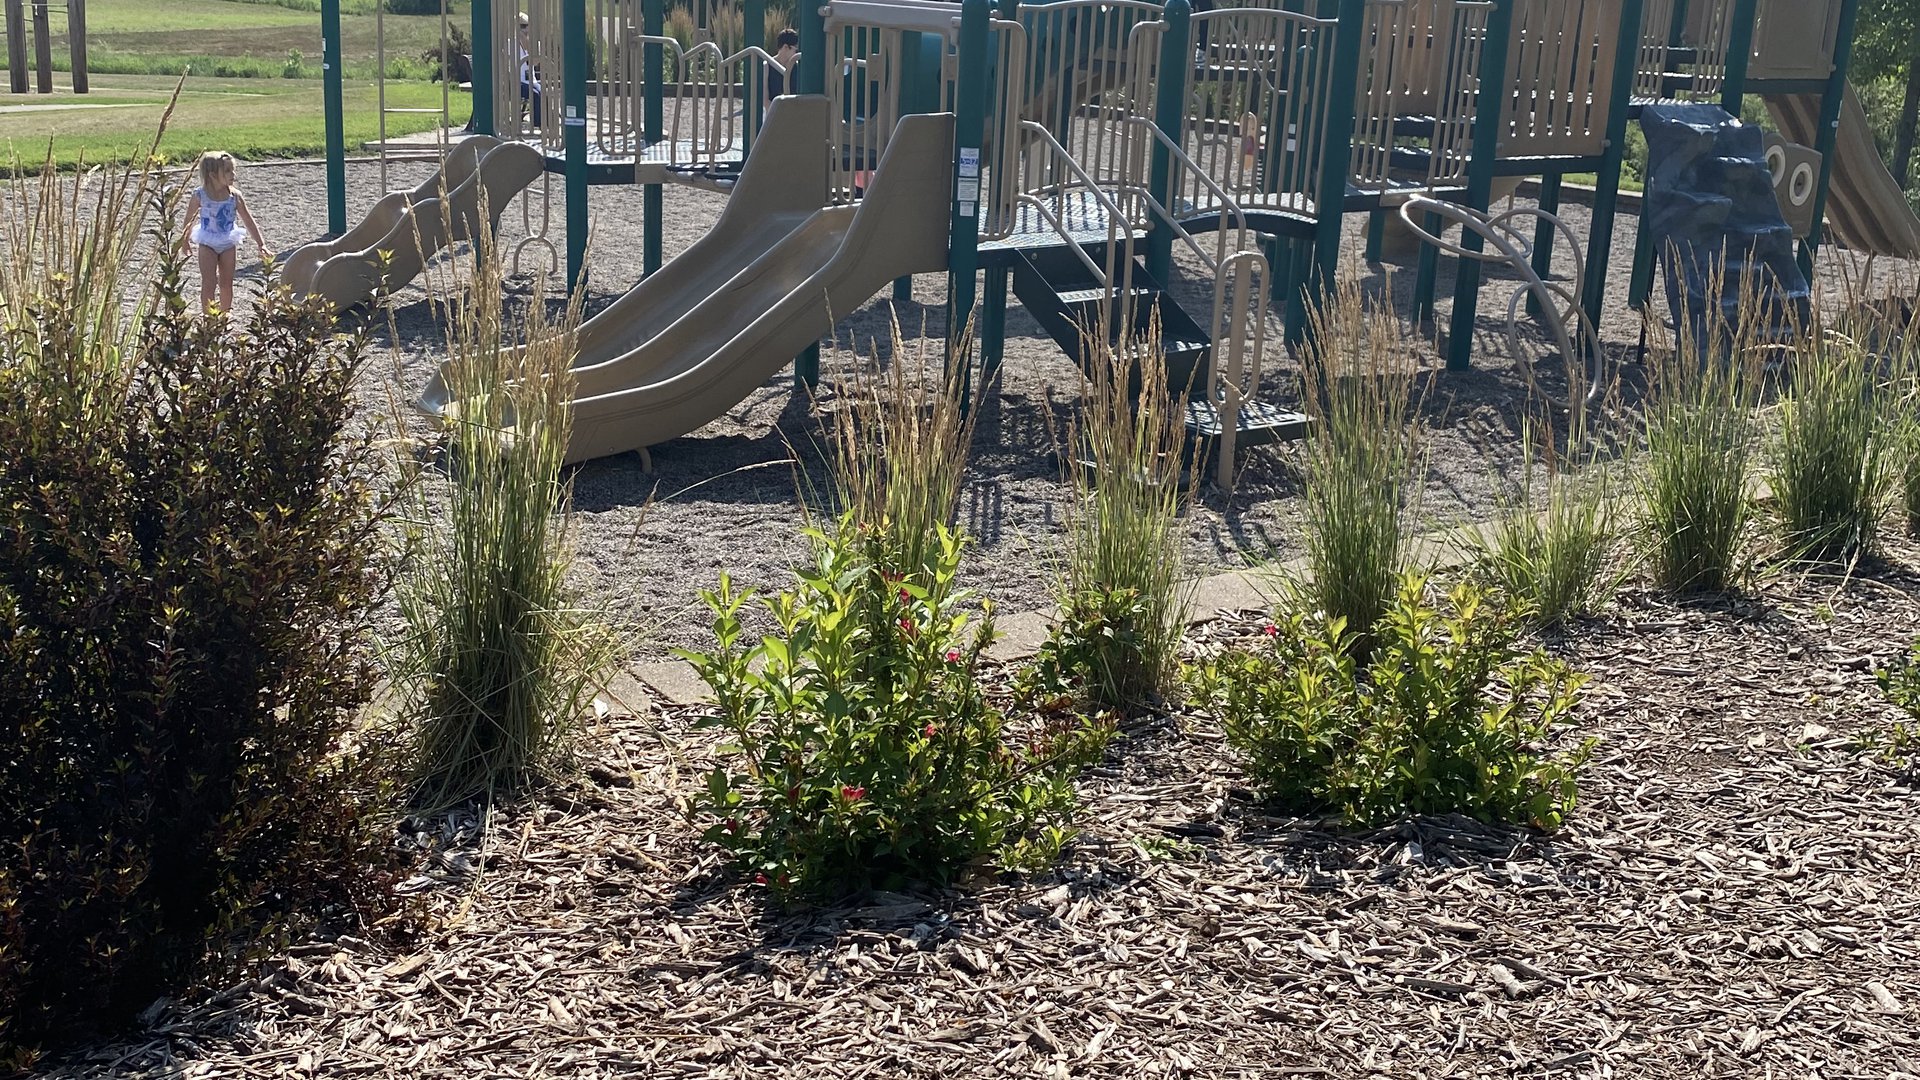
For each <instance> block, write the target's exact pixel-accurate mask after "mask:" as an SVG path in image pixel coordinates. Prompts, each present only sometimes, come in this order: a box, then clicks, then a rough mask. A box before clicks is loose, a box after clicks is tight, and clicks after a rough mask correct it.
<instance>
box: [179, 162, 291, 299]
mask: <svg viewBox="0 0 1920 1080" xmlns="http://www.w3.org/2000/svg"><path fill="white" fill-rule="evenodd" d="M242 226H245V228H246V230H247V233H248V234H249V235H251V236H252V237H253V243H254V246H255V247H257V248H259V249H260V259H261V261H263V262H264V261H266V260H268V259H271V258H272V257H273V252H271V251H268V250H267V242H266V240H265V239H264V238H262V237H261V235H260V226H258V225H256V224H254V221H253V214H252V213H251V212H250V211H248V209H247V200H246V199H244V198H242V197H241V195H240V188H239V186H238V185H236V184H235V183H234V164H233V155H232V154H229V153H227V152H226V151H224V150H209V151H207V152H206V153H204V154H201V155H200V186H199V187H198V188H195V189H194V190H193V191H192V192H190V193H189V194H188V195H187V227H186V229H185V231H183V232H182V233H181V235H180V250H181V251H185V250H187V247H188V245H193V246H194V247H196V248H198V249H199V254H200V307H201V309H202V310H204V311H205V312H206V313H207V314H209V315H215V314H222V313H225V312H229V311H232V310H233V271H234V266H235V265H236V264H237V263H238V262H239V259H240V229H241V227H242Z"/></svg>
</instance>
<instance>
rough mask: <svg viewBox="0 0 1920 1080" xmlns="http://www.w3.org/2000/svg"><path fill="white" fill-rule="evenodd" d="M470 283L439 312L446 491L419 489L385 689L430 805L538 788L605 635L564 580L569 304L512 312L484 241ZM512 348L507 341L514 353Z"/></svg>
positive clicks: (575, 307) (595, 668)
mask: <svg viewBox="0 0 1920 1080" xmlns="http://www.w3.org/2000/svg"><path fill="white" fill-rule="evenodd" d="M480 247H481V251H480V257H479V260H478V263H477V265H476V267H475V269H474V271H473V274H472V280H471V283H470V285H468V286H467V287H465V288H460V289H456V290H453V291H452V292H451V294H450V295H451V298H450V299H449V300H448V302H447V304H446V306H445V308H444V313H445V323H446V332H447V343H448V352H449V360H448V362H447V364H446V365H445V367H444V369H443V376H444V378H445V379H446V383H447V390H448V400H449V401H450V402H452V404H451V405H450V406H449V407H448V413H447V416H446V417H445V423H446V447H445V449H446V461H447V466H448V470H449V476H448V483H447V485H446V487H445V491H444V495H442V494H440V493H439V489H438V486H437V485H428V484H418V485H415V488H414V490H415V492H416V493H417V494H416V498H415V502H414V508H413V514H412V529H411V533H412V535H411V537H410V539H411V542H412V548H413V550H412V557H411V559H410V560H409V564H408V568H407V572H406V574H405V576H404V578H403V581H402V588H401V591H400V600H401V605H400V606H401V610H402V612H403V613H404V615H405V617H406V623H407V629H408V633H407V634H406V636H405V637H404V638H403V639H402V640H401V643H400V645H399V647H398V648H397V649H396V650H395V656H396V661H397V663H396V671H395V682H396V685H397V686H398V687H399V688H400V690H401V691H402V694H403V701H404V704H403V709H404V712H403V716H404V718H405V721H406V726H407V728H408V730H410V731H411V732H412V733H413V735H414V739H415V750H416V760H415V767H416V769H417V774H418V783H419V790H418V796H417V797H418V799H419V800H420V801H421V802H422V803H423V804H425V805H446V804H448V803H452V802H457V801H460V800H464V799H468V798H473V797H476V796H486V795H488V794H491V793H493V792H495V791H497V790H501V789H506V788H512V787H514V786H516V785H520V784H523V783H525V782H527V781H528V780H530V779H532V778H533V777H535V776H536V775H537V774H538V773H539V771H540V770H541V769H542V768H543V767H544V766H546V765H548V764H549V763H550V762H551V761H552V760H553V758H554V756H555V754H556V752H557V751H558V750H559V749H561V747H562V745H563V740H564V737H565V736H566V734H567V732H568V730H569V727H570V725H571V724H572V723H573V722H574V721H575V720H577V719H578V718H579V717H580V716H582V715H583V714H584V713H585V711H586V710H587V709H588V708H590V707H591V701H592V696H593V693H594V689H595V687H596V686H597V685H598V678H599V676H600V674H601V673H602V672H603V670H604V669H605V667H606V666H607V664H608V663H609V662H610V661H611V659H612V656H613V652H614V650H615V639H614V637H613V635H612V633H611V632H610V631H609V630H608V628H607V627H606V626H605V624H604V623H602V622H601V621H600V619H599V618H598V617H597V615H596V614H595V613H594V612H592V611H589V610H587V609H586V608H584V607H582V606H581V604H580V603H579V601H578V600H577V598H576V597H575V594H574V592H573V590H572V589H571V588H570V587H569V585H568V582H567V571H568V567H569V566H570V564H571V559H572V546H571V537H570V533H569V528H568V513H569V503H570V499H571V489H570V486H569V484H568V483H567V482H566V481H565V480H564V479H563V477H562V464H563V463H564V461H565V458H566V452H567V442H568V438H569V435H570V432H571V427H572V396H573V395H572V387H573V378H572V373H571V370H570V368H571V365H572V362H573V358H574V356H575V352H576V350H575V341H576V333H577V330H578V327H579V323H580V306H579V299H578V296H579V294H578V293H576V296H575V299H574V300H573V302H572V303H570V304H569V305H568V306H567V307H566V308H565V309H564V311H563V312H562V313H560V314H559V315H557V316H555V315H551V314H549V313H548V311H547V310H546V308H545V307H544V306H543V305H542V304H541V302H540V300H539V298H540V297H542V296H544V295H545V291H546V290H545V284H546V283H545V281H544V279H543V280H541V281H539V282H537V283H536V286H535V289H534V294H533V295H534V297H535V299H534V301H533V302H532V303H531V304H530V305H529V307H528V309H527V312H526V314H525V315H524V316H520V317H518V318H514V317H510V316H509V314H508V313H507V311H506V307H505V302H504V300H503V297H502V278H503V276H504V272H503V268H502V263H501V259H500V257H499V253H498V252H497V251H495V250H494V249H493V247H492V244H491V243H490V242H489V241H488V240H487V239H486V238H485V237H483V238H482V241H481V244H480ZM516 340H517V341H518V342H519V344H518V345H515V344H513V342H515V341H516Z"/></svg>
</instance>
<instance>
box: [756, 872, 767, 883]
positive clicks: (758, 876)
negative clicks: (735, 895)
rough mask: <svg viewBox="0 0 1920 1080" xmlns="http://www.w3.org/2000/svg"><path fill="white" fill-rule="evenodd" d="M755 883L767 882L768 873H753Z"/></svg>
mask: <svg viewBox="0 0 1920 1080" xmlns="http://www.w3.org/2000/svg"><path fill="white" fill-rule="evenodd" d="M753 883H754V884H755V885H765V884H766V883H767V875H765V874H755V875H753Z"/></svg>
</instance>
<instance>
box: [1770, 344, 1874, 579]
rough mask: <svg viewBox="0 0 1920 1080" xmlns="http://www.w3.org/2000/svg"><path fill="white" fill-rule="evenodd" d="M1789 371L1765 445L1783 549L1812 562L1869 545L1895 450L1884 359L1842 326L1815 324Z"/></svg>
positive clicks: (1860, 552)
mask: <svg viewBox="0 0 1920 1080" xmlns="http://www.w3.org/2000/svg"><path fill="white" fill-rule="evenodd" d="M1786 379H1787V387H1786V393H1785V396H1784V399H1783V400H1782V401H1781V402H1780V405H1779V408H1778V410H1777V412H1778V414H1779V415H1778V422H1777V423H1776V424H1775V426H1774V428H1773V430H1772V433H1771V435H1770V437H1769V439H1768V446H1767V448H1768V455H1767V459H1768V464H1769V466H1770V468H1769V473H1768V481H1769V483H1770V485H1771V487H1772V489H1773V499H1774V506H1775V508H1776V510H1777V512H1778V514H1779V517H1780V527H1781V532H1782V539H1783V541H1784V543H1785V548H1786V554H1787V556H1788V557H1789V558H1793V559H1804V560H1810V561H1815V562H1836V561H1844V560H1847V559H1850V558H1856V557H1859V556H1865V555H1871V554H1873V553H1874V552H1875V551H1877V550H1878V546H1879V537H1880V520H1881V518H1882V517H1884V516H1885V514H1886V511H1887V501H1888V498H1889V496H1890V495H1891V494H1892V490H1893V480H1894V467H1895V465H1896V461H1895V455H1896V453H1897V448H1896V446H1895V445H1894V444H1895V440H1896V438H1897V433H1896V432H1895V430H1894V429H1893V427H1892V425H1891V423H1890V418H1889V416H1888V415H1887V408H1888V404H1889V393H1890V391H1891V388H1890V387H1888V386H1887V385H1886V380H1885V377H1884V375H1883V368H1882V363H1881V360H1880V358H1879V357H1877V356H1874V355H1873V354H1872V353H1870V352H1868V351H1867V350H1866V349H1865V348H1863V347H1862V346H1861V345H1859V344H1857V343H1855V342H1854V341H1853V340H1852V339H1850V338H1846V337H1843V336H1841V335H1840V334H1837V333H1830V334H1815V335H1813V336H1811V337H1810V338H1809V339H1808V340H1807V341H1805V342H1803V343H1802V344H1801V345H1800V347H1799V348H1798V349H1797V350H1796V353H1795V355H1794V358H1793V361H1792V364H1791V368H1790V370H1789V371H1787V373H1786Z"/></svg>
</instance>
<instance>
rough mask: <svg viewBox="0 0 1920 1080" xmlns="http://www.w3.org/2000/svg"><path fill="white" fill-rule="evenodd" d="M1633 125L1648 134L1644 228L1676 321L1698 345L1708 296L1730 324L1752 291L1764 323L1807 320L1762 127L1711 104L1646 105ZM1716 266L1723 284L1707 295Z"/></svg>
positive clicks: (1779, 327)
mask: <svg viewBox="0 0 1920 1080" xmlns="http://www.w3.org/2000/svg"><path fill="white" fill-rule="evenodd" d="M1640 126H1641V129H1642V130H1643V131H1645V132H1646V136H1647V192H1646V199H1647V212H1646V222H1647V228H1648V229H1649V230H1650V231H1651V232H1652V234H1653V239H1654V241H1655V242H1656V243H1657V244H1658V245H1659V248H1658V251H1659V252H1660V261H1661V265H1662V268H1663V270H1664V271H1665V277H1666V283H1667V303H1668V305H1669V306H1670V307H1671V309H1672V311H1673V317H1674V321H1675V323H1676V325H1677V324H1678V323H1679V321H1680V319H1681V315H1682V312H1685V313H1687V314H1688V316H1689V318H1688V322H1689V323H1690V324H1691V325H1690V326H1688V327H1687V328H1686V331H1687V332H1690V333H1692V334H1693V335H1694V336H1695V340H1696V341H1700V342H1703V343H1704V342H1705V341H1706V340H1708V331H1709V328H1710V327H1709V323H1708V320H1709V319H1710V318H1711V317H1712V316H1711V314H1710V312H1711V311H1712V309H1713V307H1714V303H1713V302H1712V300H1717V301H1718V304H1719V307H1720V317H1721V318H1723V319H1725V320H1727V322H1728V323H1729V324H1731V323H1732V322H1733V320H1734V318H1735V316H1736V315H1737V314H1738V310H1739V304H1740V298H1741V296H1742V295H1743V291H1744V290H1752V291H1753V292H1754V294H1755V296H1756V297H1757V298H1758V299H1759V300H1760V302H1761V303H1762V304H1763V305H1764V308H1763V310H1764V313H1765V317H1766V319H1767V324H1768V326H1769V327H1770V329H1771V330H1772V331H1773V332H1774V334H1775V335H1776V336H1780V335H1784V333H1785V332H1786V331H1787V330H1788V329H1789V328H1790V327H1791V326H1792V325H1793V323H1794V322H1795V321H1796V320H1801V319H1803V318H1804V316H1805V314H1806V308H1807V304H1808V301H1809V299H1810V294H1809V290H1808V288H1807V279H1806V277H1805V275H1803V274H1801V273H1800V267H1799V266H1798V264H1796V263H1795V261H1794V239H1793V230H1792V229H1791V228H1790V227H1789V226H1788V225H1787V223H1786V219H1785V218H1783V217H1782V216H1781V214H1780V204H1779V202H1778V201H1777V200H1776V199H1775V196H1774V192H1773V176H1772V174H1771V173H1770V172H1769V171H1768V169H1767V157H1766V146H1765V143H1764V139H1763V135H1762V133H1761V131H1760V129H1759V128H1757V127H1754V126H1753V125H1751V124H1743V123H1741V122H1740V121H1739V120H1736V119H1735V118H1733V117H1731V116H1729V115H1727V113H1726V112H1725V111H1724V110H1722V109H1721V108H1720V107H1719V106H1717V105H1649V106H1647V108H1646V110H1645V112H1644V113H1642V115H1641V118H1640ZM1722 267H1724V271H1723V270H1722ZM1722 273H1724V279H1723V280H1724V287H1723V288H1722V289H1721V290H1720V293H1719V295H1718V296H1717V297H1714V298H1712V299H1710V294H1711V293H1712V292H1713V291H1714V290H1713V288H1712V285H1713V279H1714V278H1715V277H1716V276H1717V275H1720V274H1722Z"/></svg>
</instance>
